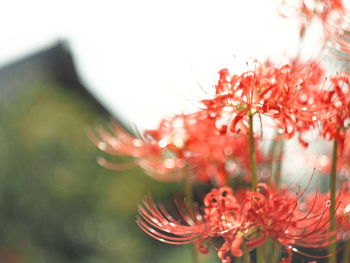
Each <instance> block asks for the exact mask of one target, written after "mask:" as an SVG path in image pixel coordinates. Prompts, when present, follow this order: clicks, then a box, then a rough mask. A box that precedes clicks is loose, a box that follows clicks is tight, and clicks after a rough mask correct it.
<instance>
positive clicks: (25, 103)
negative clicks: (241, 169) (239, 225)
mask: <svg viewBox="0 0 350 263" xmlns="http://www.w3.org/2000/svg"><path fill="white" fill-rule="evenodd" d="M27 74H28V75H30V76H31V77H30V78H28V79H27V78H26V77H25V76H23V75H21V79H20V80H17V79H16V78H14V79H16V80H15V81H13V82H11V87H5V88H7V92H5V90H4V89H3V90H1V88H0V95H1V97H2V98H1V103H0V124H1V125H0V145H1V150H0V225H1V228H0V262H2V263H17V262H35V263H44V262H50V263H56V262H57V263H62V262H65V263H73V262H74V263H97V262H98V263H104V262H125V263H127V262H130V263H131V262H132V263H135V262H168V263H173V262H190V261H191V254H190V248H189V247H188V246H179V247H178V246H171V245H166V244H163V243H161V242H159V241H156V240H153V239H152V238H150V237H148V236H147V235H146V234H145V233H143V232H142V231H141V230H140V229H139V228H138V227H137V226H136V224H135V218H136V215H137V205H138V204H139V203H140V202H141V201H142V199H143V196H144V195H145V194H146V193H152V195H153V196H154V198H155V199H156V200H159V201H163V202H167V200H170V199H172V197H173V196H174V193H175V192H178V191H181V189H182V184H181V183H175V184H164V183H159V182H156V181H154V180H152V179H150V178H149V177H147V176H146V175H145V174H144V173H143V172H142V171H141V170H140V169H138V168H134V169H132V170H130V171H125V172H113V171H108V170H106V169H104V168H102V167H100V166H99V165H98V164H97V163H96V157H98V156H103V153H102V152H100V151H99V150H98V149H97V148H96V147H95V146H94V145H93V144H92V143H91V142H90V140H89V139H88V137H87V136H86V132H87V130H88V129H93V128H94V127H96V126H97V125H102V126H106V125H107V123H108V122H109V117H108V116H106V114H104V113H102V111H101V110H99V109H97V108H96V105H92V104H91V103H90V102H89V101H88V100H86V97H85V96H83V95H82V93H81V92H77V91H76V90H74V89H72V88H67V87H65V86H64V84H62V83H59V82H58V81H55V80H54V78H51V77H50V72H45V69H39V70H38V69H37V68H35V67H31V68H30V72H27ZM3 88H4V87H3ZM12 91H13V92H12ZM86 96H88V95H86ZM107 158H109V159H110V157H107ZM113 160H114V161H116V162H125V161H130V160H125V159H123V158H120V157H119V159H118V158H114V159H113ZM213 257H215V256H214V255H213V256H207V257H206V258H207V260H210V262H215V260H214V259H213ZM213 260H214V261H213ZM208 262H209V261H208Z"/></svg>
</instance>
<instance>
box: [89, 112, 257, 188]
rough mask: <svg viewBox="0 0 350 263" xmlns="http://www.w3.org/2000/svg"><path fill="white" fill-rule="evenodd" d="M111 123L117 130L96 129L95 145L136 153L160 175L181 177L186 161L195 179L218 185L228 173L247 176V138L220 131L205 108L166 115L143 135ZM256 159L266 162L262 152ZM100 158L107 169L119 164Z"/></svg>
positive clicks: (115, 151) (149, 169) (119, 152)
mask: <svg viewBox="0 0 350 263" xmlns="http://www.w3.org/2000/svg"><path fill="white" fill-rule="evenodd" d="M111 128H112V131H113V133H114V135H110V134H109V133H108V132H106V131H104V130H102V129H100V130H98V132H99V135H100V137H101V140H99V139H96V138H93V140H94V142H95V144H96V145H97V146H98V147H99V148H100V149H101V150H103V151H105V152H107V153H110V154H116V155H128V156H132V157H134V158H135V162H136V163H137V164H138V165H139V166H141V167H142V168H143V169H145V171H146V172H147V173H148V174H150V175H152V176H153V177H155V178H156V179H160V180H167V181H171V180H180V179H181V177H182V174H183V168H184V167H185V166H187V169H186V172H189V173H190V174H192V175H193V177H194V178H193V179H198V180H200V181H203V182H210V181H213V182H214V183H216V184H217V185H219V186H223V185H226V184H227V179H228V176H229V175H237V174H239V173H241V174H246V175H247V176H248V177H249V169H248V167H249V153H248V146H247V145H248V139H247V138H246V136H242V135H234V134H222V133H220V131H218V129H217V128H216V124H215V119H213V118H212V117H210V115H209V113H208V112H207V111H199V112H196V113H193V114H187V115H185V114H182V115H176V116H174V117H173V118H170V119H164V120H162V121H161V123H160V125H159V127H158V129H156V130H148V131H146V132H145V133H144V135H143V138H142V139H140V138H135V137H133V136H131V135H130V134H128V133H127V132H126V131H125V130H123V129H122V128H121V127H120V126H118V125H117V124H115V123H112V126H111ZM257 160H258V162H263V161H264V157H263V155H262V153H261V152H260V151H257ZM100 163H101V164H102V165H104V166H106V167H107V168H112V169H113V168H120V165H114V164H111V163H109V162H107V161H105V160H103V159H102V161H100ZM243 172H244V173H243Z"/></svg>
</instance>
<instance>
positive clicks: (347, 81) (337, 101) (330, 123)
mask: <svg viewBox="0 0 350 263" xmlns="http://www.w3.org/2000/svg"><path fill="white" fill-rule="evenodd" d="M349 91H350V75H349V74H347V73H342V74H340V75H338V76H335V77H332V78H331V80H330V85H329V88H328V90H326V91H323V92H322V94H321V96H319V100H320V101H319V103H320V104H321V105H323V109H324V110H322V111H321V113H320V114H322V119H323V120H322V126H323V127H322V135H323V136H324V137H325V138H326V139H329V140H332V139H335V140H337V142H338V143H339V145H340V146H341V149H343V147H344V141H345V134H346V129H347V128H348V126H349V125H350V99H349V96H348V93H349Z"/></svg>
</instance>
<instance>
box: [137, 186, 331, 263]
mask: <svg viewBox="0 0 350 263" xmlns="http://www.w3.org/2000/svg"><path fill="white" fill-rule="evenodd" d="M257 189H258V191H257V192H252V191H249V190H246V189H243V190H241V191H240V192H238V193H237V194H235V195H234V193H233V191H232V189H231V188H229V187H222V188H219V189H213V190H212V191H211V192H210V193H208V194H207V195H206V196H205V198H204V209H203V214H202V213H200V212H199V210H196V211H195V212H193V213H191V212H190V213H189V212H187V211H186V206H185V205H184V204H183V203H181V204H178V209H179V213H180V215H181V219H180V220H176V219H174V217H173V216H171V215H170V214H169V213H168V212H167V211H166V210H165V209H164V208H163V207H162V206H159V207H157V206H156V205H155V204H154V202H153V201H152V200H151V199H150V198H146V200H145V201H144V205H143V207H140V209H139V212H140V216H141V217H140V218H138V220H137V223H138V225H139V226H140V227H141V228H142V230H144V231H145V232H146V233H147V234H149V235H150V236H152V237H153V238H156V239H157V240H159V241H162V242H165V243H169V244H188V243H195V244H196V245H197V247H198V248H199V250H200V251H201V252H203V253H206V252H207V251H208V243H209V242H210V241H211V240H212V239H213V238H215V237H221V238H222V239H223V240H224V242H223V243H222V245H221V246H220V247H219V248H217V250H218V257H219V258H220V259H221V262H224V263H229V262H231V258H230V255H232V256H235V257H240V256H242V255H243V251H242V249H241V247H242V244H243V243H245V245H246V247H247V249H248V250H251V249H253V248H256V247H258V246H260V245H262V244H263V243H264V242H265V240H266V238H267V237H271V238H272V239H274V240H275V241H276V242H278V243H280V244H281V245H282V246H284V247H285V248H286V249H287V252H288V257H287V258H285V259H283V260H282V262H291V258H292V252H293V246H294V245H297V246H299V245H302V246H305V247H320V246H322V247H326V246H327V245H328V244H329V237H330V235H329V234H328V232H327V231H328V228H327V226H328V225H327V224H328V219H329V217H328V208H327V207H326V205H325V204H324V208H323V209H320V210H318V211H316V212H315V211H314V207H313V206H315V204H314V205H311V208H310V209H309V210H305V209H304V210H303V209H301V208H302V207H301V205H300V197H301V195H302V194H304V193H302V194H301V195H299V196H296V195H293V194H291V193H289V192H287V191H286V190H276V189H275V188H274V187H269V186H267V185H266V184H258V188H257ZM304 207H305V206H304Z"/></svg>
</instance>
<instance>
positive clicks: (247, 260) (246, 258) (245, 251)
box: [242, 242, 250, 263]
mask: <svg viewBox="0 0 350 263" xmlns="http://www.w3.org/2000/svg"><path fill="white" fill-rule="evenodd" d="M242 249H243V262H244V263H250V254H249V251H248V249H247V245H246V244H245V243H244V242H243V244H242Z"/></svg>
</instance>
